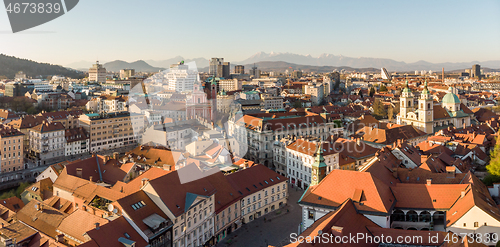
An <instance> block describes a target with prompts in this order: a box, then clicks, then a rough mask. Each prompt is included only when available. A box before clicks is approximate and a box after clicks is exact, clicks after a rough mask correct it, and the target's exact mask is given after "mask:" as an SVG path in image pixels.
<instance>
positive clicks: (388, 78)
mask: <svg viewBox="0 0 500 247" xmlns="http://www.w3.org/2000/svg"><path fill="white" fill-rule="evenodd" d="M380 70H381V72H380V74H381V75H382V79H384V80H390V79H391V75H389V72H387V70H386V69H385V68H381V69H380Z"/></svg>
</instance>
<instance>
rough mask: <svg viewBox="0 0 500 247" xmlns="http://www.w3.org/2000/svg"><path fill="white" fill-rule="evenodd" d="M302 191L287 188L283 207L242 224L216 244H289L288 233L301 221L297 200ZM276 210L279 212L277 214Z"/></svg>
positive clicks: (252, 246) (250, 246)
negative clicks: (286, 197) (286, 200)
mask: <svg viewBox="0 0 500 247" xmlns="http://www.w3.org/2000/svg"><path fill="white" fill-rule="evenodd" d="M303 192H304V191H303V190H300V189H298V190H297V189H296V188H293V189H292V188H289V197H288V203H287V205H286V206H285V207H283V208H282V209H279V210H276V211H274V212H271V213H269V214H267V215H264V216H261V217H260V218H258V219H256V220H254V221H252V222H249V223H247V224H244V225H243V226H242V227H241V228H240V229H238V230H236V231H235V232H232V233H231V234H229V235H227V236H226V238H225V239H223V240H222V241H220V242H219V243H218V244H217V246H218V247H223V246H231V247H238V246H245V247H247V246H248V247H254V246H255V247H259V246H265V247H267V246H268V245H272V246H276V247H280V246H284V245H287V244H289V243H290V234H291V233H297V230H298V227H299V224H300V222H301V212H302V210H301V208H300V206H299V205H298V204H297V201H298V200H299V199H300V197H301V196H302V193H303ZM287 209H288V210H289V212H287ZM277 211H281V212H280V213H279V214H277V213H276V212H277ZM264 219H265V221H264Z"/></svg>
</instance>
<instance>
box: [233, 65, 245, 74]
mask: <svg viewBox="0 0 500 247" xmlns="http://www.w3.org/2000/svg"><path fill="white" fill-rule="evenodd" d="M234 73H235V74H245V66H243V65H236V66H234Z"/></svg>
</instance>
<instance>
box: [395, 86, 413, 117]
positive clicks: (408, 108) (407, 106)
mask: <svg viewBox="0 0 500 247" xmlns="http://www.w3.org/2000/svg"><path fill="white" fill-rule="evenodd" d="M413 104H414V103H413V93H412V92H411V89H410V87H409V85H408V80H406V84H405V88H404V89H403V91H402V93H401V97H400V98H399V119H398V124H404V121H402V119H406V118H407V117H408V113H409V112H412V111H413Z"/></svg>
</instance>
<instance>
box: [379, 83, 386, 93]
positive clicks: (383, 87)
mask: <svg viewBox="0 0 500 247" xmlns="http://www.w3.org/2000/svg"><path fill="white" fill-rule="evenodd" d="M378 91H379V92H387V87H386V86H385V85H384V84H382V86H380V89H379V90H378Z"/></svg>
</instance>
